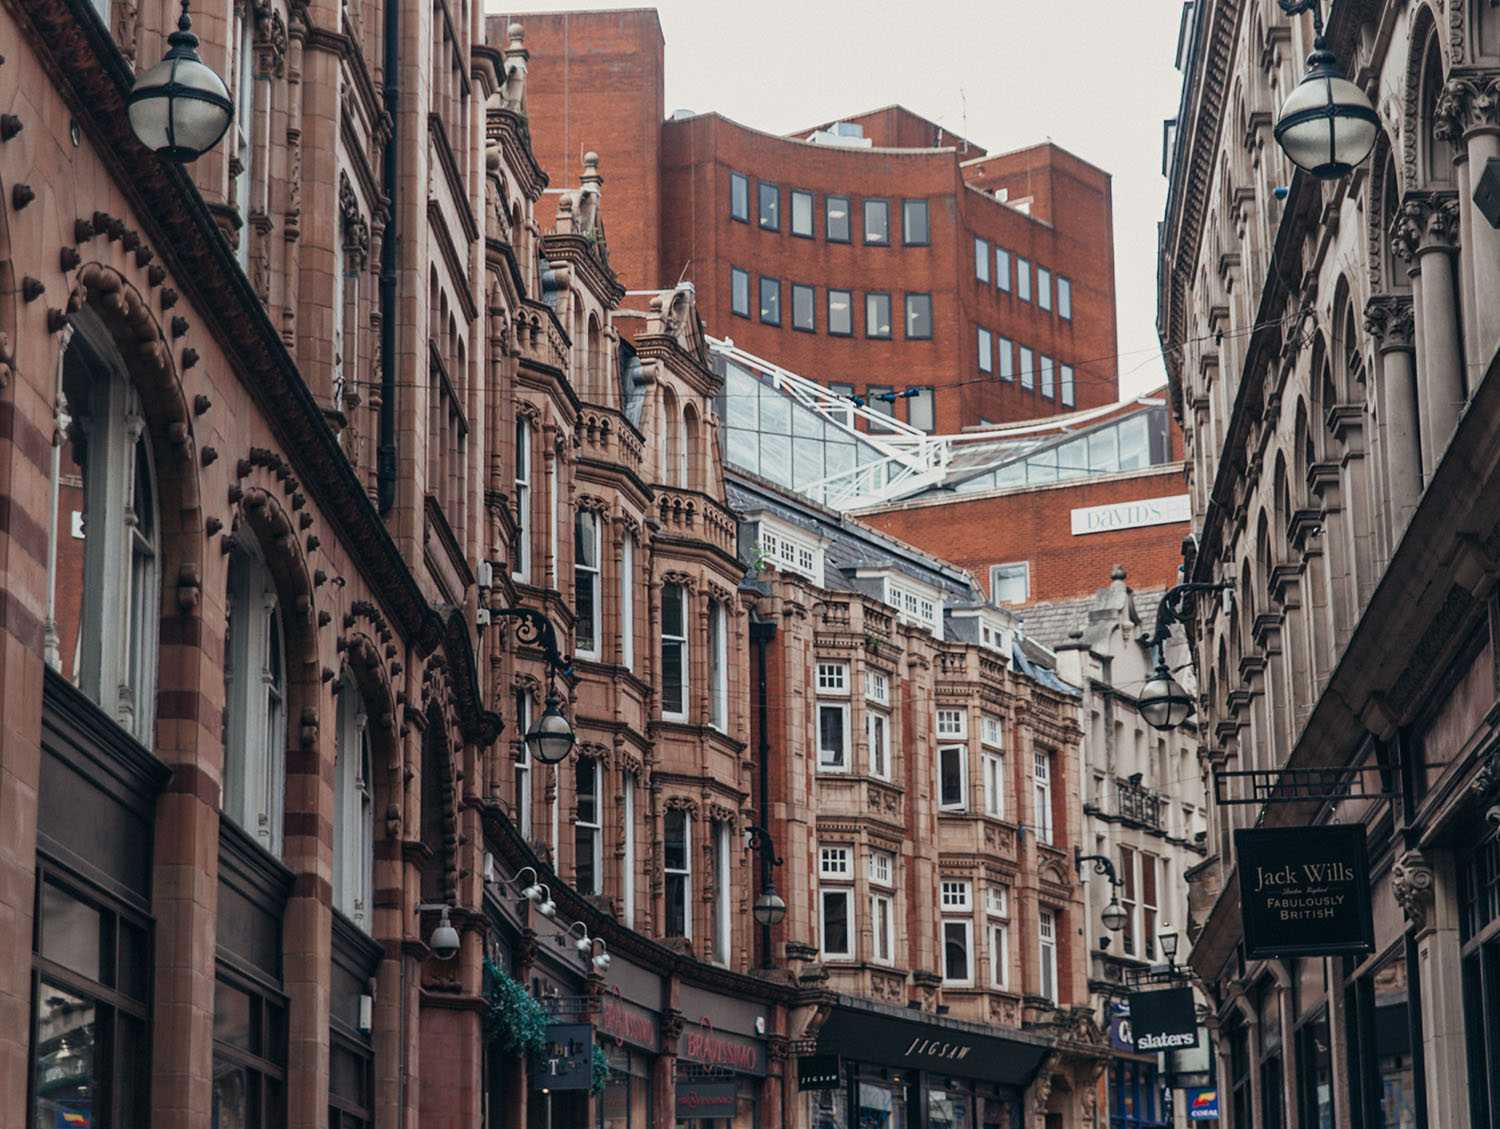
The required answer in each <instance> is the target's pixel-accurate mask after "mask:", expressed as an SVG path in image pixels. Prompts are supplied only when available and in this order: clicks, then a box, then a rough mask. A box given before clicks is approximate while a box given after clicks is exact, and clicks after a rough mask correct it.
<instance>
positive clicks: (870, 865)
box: [865, 849, 896, 886]
mask: <svg viewBox="0 0 1500 1129" xmlns="http://www.w3.org/2000/svg"><path fill="white" fill-rule="evenodd" d="M865 873H866V877H868V878H869V880H870V883H871V885H874V886H894V885H895V884H896V856H895V855H894V854H892V853H891V852H890V851H881V850H875V849H872V850H871V851H870V853H869V855H867V856H866V858H865Z"/></svg>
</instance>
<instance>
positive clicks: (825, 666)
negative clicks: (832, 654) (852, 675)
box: [817, 662, 849, 696]
mask: <svg viewBox="0 0 1500 1129" xmlns="http://www.w3.org/2000/svg"><path fill="white" fill-rule="evenodd" d="M817 677H818V693H819V695H823V696H826V695H832V694H848V693H849V664H848V663H833V662H819V663H818V667H817Z"/></svg>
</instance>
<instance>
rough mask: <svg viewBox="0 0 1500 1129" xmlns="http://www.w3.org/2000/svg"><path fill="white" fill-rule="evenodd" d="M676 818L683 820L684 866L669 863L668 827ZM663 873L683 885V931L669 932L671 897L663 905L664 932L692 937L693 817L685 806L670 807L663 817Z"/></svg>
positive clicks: (672, 880)
mask: <svg viewBox="0 0 1500 1129" xmlns="http://www.w3.org/2000/svg"><path fill="white" fill-rule="evenodd" d="M674 819H681V820H682V866H680V867H672V866H668V865H667V852H666V843H667V827H668V824H670V823H671V822H672V821H673V820H674ZM662 873H663V874H664V875H665V876H666V881H667V882H668V883H669V884H670V883H673V882H681V883H682V887H683V892H682V932H681V933H680V934H674V933H671V932H667V931H668V930H670V929H671V926H672V923H671V922H670V921H669V920H668V919H667V917H666V913H667V912H670V911H669V909H668V908H667V907H669V906H670V904H671V899H670V898H668V899H667V900H666V902H665V903H664V905H663V917H662V929H663V932H666V934H667V936H669V937H672V936H681V937H688V938H691V937H692V935H693V818H692V816H691V815H690V814H689V813H688V811H687V810H686V809H685V808H668V809H667V811H666V814H665V815H664V816H663V817H662Z"/></svg>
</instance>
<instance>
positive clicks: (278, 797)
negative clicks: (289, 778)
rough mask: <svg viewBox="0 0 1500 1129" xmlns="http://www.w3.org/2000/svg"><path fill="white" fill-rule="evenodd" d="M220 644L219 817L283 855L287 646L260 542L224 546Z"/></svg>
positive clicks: (244, 538) (243, 538)
mask: <svg viewBox="0 0 1500 1129" xmlns="http://www.w3.org/2000/svg"><path fill="white" fill-rule="evenodd" d="M228 608H229V624H228V628H227V638H226V639H225V645H224V702H225V706H226V709H227V722H226V724H225V727H224V814H225V815H227V816H228V817H229V818H230V819H232V820H234V821H235V822H236V823H237V824H239V825H240V827H242V828H244V830H245V831H246V832H247V833H248V834H249V835H250V836H251V837H252V838H254V839H255V840H256V842H258V843H259V844H260V845H261V846H263V847H265V848H266V850H268V851H270V852H271V853H272V854H275V855H279V854H280V853H281V828H282V808H283V804H284V799H285V766H286V724H287V721H286V715H287V702H286V643H285V634H284V632H283V628H282V620H281V605H280V602H279V601H278V600H277V597H276V584H275V581H274V579H273V578H272V576H271V570H270V568H268V567H267V565H266V560H265V556H264V555H263V554H262V552H261V548H260V542H259V541H258V540H257V539H256V538H255V536H254V535H253V534H251V533H249V532H247V531H242V532H241V533H240V534H239V535H238V536H237V537H236V538H235V540H234V542H233V544H232V546H231V547H230V555H229V599H228Z"/></svg>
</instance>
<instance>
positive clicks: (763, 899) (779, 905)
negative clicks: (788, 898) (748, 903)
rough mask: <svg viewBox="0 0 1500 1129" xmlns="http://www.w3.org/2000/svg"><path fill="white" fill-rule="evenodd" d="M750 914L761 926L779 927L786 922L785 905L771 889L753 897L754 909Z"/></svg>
mask: <svg viewBox="0 0 1500 1129" xmlns="http://www.w3.org/2000/svg"><path fill="white" fill-rule="evenodd" d="M751 912H752V913H754V914H755V920H756V921H758V922H759V923H760V924H761V925H780V924H781V923H782V922H783V921H785V920H786V903H785V902H784V901H782V900H781V895H780V894H778V893H777V892H776V889H775V887H772V888H770V889H768V890H762V891H761V892H760V893H759V894H756V895H755V908H754V910H752V911H751Z"/></svg>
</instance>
